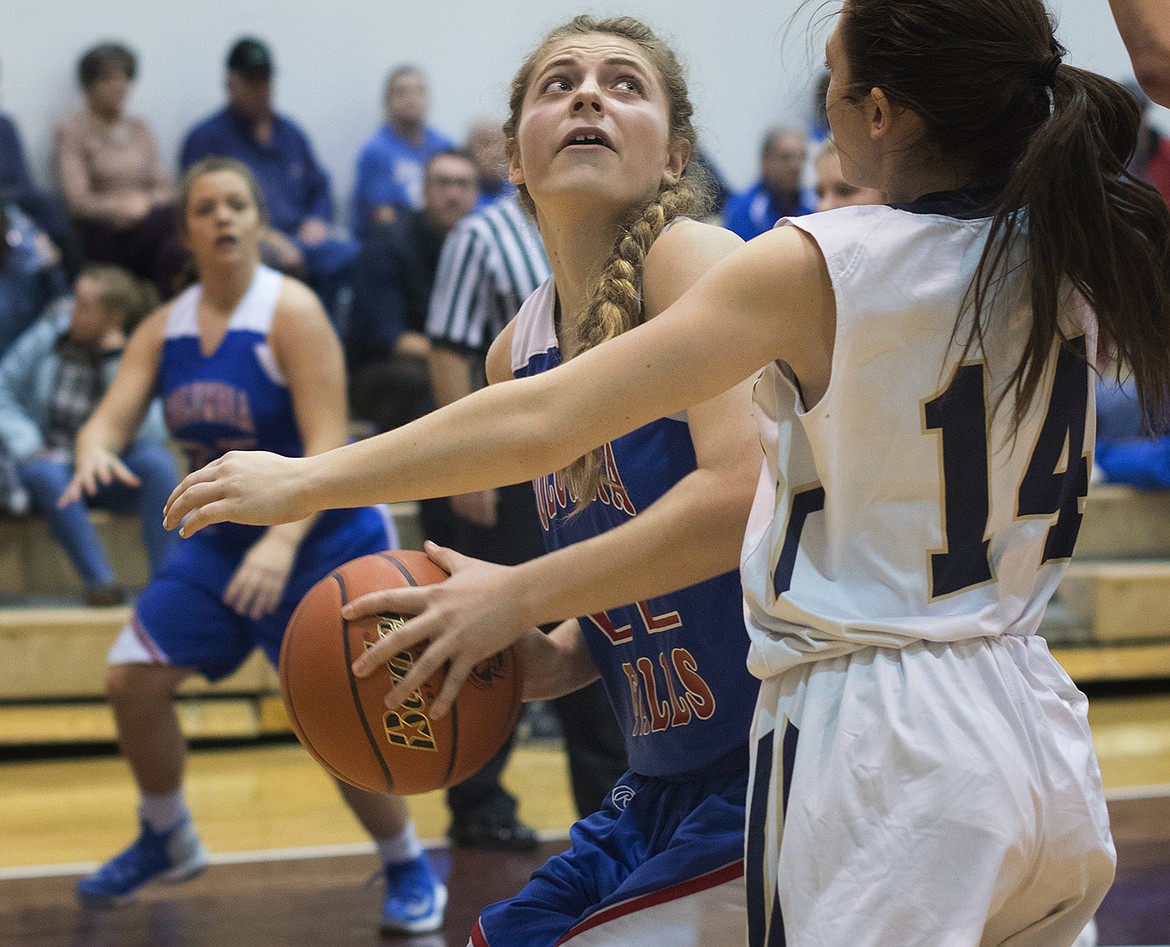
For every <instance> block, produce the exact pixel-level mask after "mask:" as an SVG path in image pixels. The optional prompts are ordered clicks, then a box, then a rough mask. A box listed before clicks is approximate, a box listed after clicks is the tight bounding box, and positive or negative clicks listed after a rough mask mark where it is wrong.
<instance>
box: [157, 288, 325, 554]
mask: <svg viewBox="0 0 1170 947" xmlns="http://www.w3.org/2000/svg"><path fill="white" fill-rule="evenodd" d="M283 280H284V277H283V276H282V275H281V274H280V273H278V272H276V270H272V269H269V268H268V267H266V266H258V267H257V268H256V272H255V275H254V276H253V277H252V284H251V285H250V286H249V287H248V290H247V292H246V293H245V294H244V296H243V298H242V299H241V300H240V302H239V304H238V305H237V306H236V309H235V311H234V312H233V313H232V314H231V317H230V318H229V320H228V327H227V332H226V333H225V334H224V337H223V339H222V340H221V341H220V343H219V346H218V347H217V348H216V349H215V351H214V352H210V353H204V352H203V350H202V348H201V343H200V340H199V321H198V314H199V302H200V298H201V296H202V291H203V287H202V286H201V285H200V284H198V283H196V284H195V285H194V286H191V287H188V289H187V290H186V291H184V292H183V293H182V294H180V295H179V297H178V298H177V299H176V300H175V302H174V304H173V305H172V307H171V312H170V315H169V317H168V319H167V326H166V331H165V335H164V339H163V350H162V361H161V364H160V366H159V373H158V394H159V396H160V397H161V399H162V403H163V412H164V417H165V419H166V424H167V429H168V430H169V431H170V433H171V436H172V437H173V438H174V439H175V440H176V441H177V442H178V443H179V445H180V446H181V447H182V449H183V451H184V453H185V454H186V455H187V460H188V461H189V463H190V465H191V469H192V470H197V469H198V468H200V467H202V466H204V465H206V464H208V463H210V462H211V461H213V460H215V459H216V458H217V457H219V456H221V455H222V454H225V453H227V452H228V451H230V450H266V451H272V452H273V453H276V454H283V455H285V456H287V457H299V456H301V454H303V453H304V447H303V445H302V443H301V437H300V432H299V430H298V428H297V422H296V415H295V413H294V412H293V404H292V396H291V394H290V393H289V389H288V384H287V382H286V381H285V378H284V376H283V374H282V373H281V371H280V367H279V366H278V365H277V363H276V358H275V356H274V355H273V353H272V349H271V348H270V346H269V344H268V335H269V333H270V331H271V329H272V320H273V316H274V315H275V312H276V303H277V299H278V298H279V296H280V288H281V284H282V282H283ZM340 513H341V511H329V512H327V513H326V514H324V515H322V516H321V517H320V518H319V519H318V521H317V522H316V523H315V524H314V526H313V530H312V532H311V533H310V536H312V535H314V534H318V535H319V534H321V533H322V532H324V531H327V530H328V529H330V528H335V527H336V526H337V525H338V524H339V523H340V522H341V521H342V519H344V517H342V516H340V515H339V514H340ZM208 531H210V532H211V533H213V534H214V535H215V536H216V537H217V538H219V539H221V540H223V541H226V542H232V543H239V544H241V545H243V544H247V545H250V544H251V543H253V542H255V540H256V539H257V538H258V537H259V536H260V534H261V533H262V532H263V528H261V527H255V526H240V525H238V524H235V523H220V524H217V525H216V526H212V527H208Z"/></svg>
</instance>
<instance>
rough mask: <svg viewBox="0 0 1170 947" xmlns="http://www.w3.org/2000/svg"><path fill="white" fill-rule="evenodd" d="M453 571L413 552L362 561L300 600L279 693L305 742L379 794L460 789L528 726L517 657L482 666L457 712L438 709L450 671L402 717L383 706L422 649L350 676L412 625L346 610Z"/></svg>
mask: <svg viewBox="0 0 1170 947" xmlns="http://www.w3.org/2000/svg"><path fill="white" fill-rule="evenodd" d="M445 578H447V573H445V572H444V571H443V570H442V569H440V568H439V567H438V566H437V565H435V564H434V563H433V562H431V560H430V559H428V558H427V556H426V555H425V554H424V553H421V552H414V551H410V550H404V551H395V552H384V553H378V554H377V555H371V556H362V557H361V558H359V559H354V560H352V561H351V562H347V563H345V565H343V566H341V567H340V568H337V569H334V570H333V572H331V573H330V574H329V575H327V576H326V577H325V578H324V579H322V580H321V581H320V582H318V583H317V584H316V585H314V586H313V587H312V588H311V589H310V590H309V592H308V594H307V595H305V597H304V598H303V599H302V600H301V602H300V604H299V605H298V606H297V608H296V611H294V612H293V615H292V618H291V619H289V623H288V628H287V630H286V631H285V635H284V643H283V645H282V646H281V651H280V690H281V694H282V695H283V697H284V706H285V709H286V710H287V711H288V717H289V720H290V722H291V723H292V727H293V730H294V731H295V732H296V735H297V738H298V739H299V740H300V741H301V743H303V744H304V746H305V749H307V750H308V751H309V752H310V753H311V754H312V755H313V757H314V758H315V759H316V760H317V762H319V763H320V764H321V765H322V766H324V767H325V769H326V770H328V771H329V772H330V773H332V774H333V775H334V776H336V777H337V778H338V779H343V780H345V781H346V782H347V783H350V784H352V785H354V786H357V787H358V788H359V789H366V790H369V791H370V792H378V793H384V792H391V793H395V794H397V795H410V794H412V793H420V792H429V791H431V790H433V789H442V788H444V787H445V786H451V785H453V784H455V783H458V782H461V781H462V780H464V779H466V778H467V777H468V776H470V775H472V774H473V773H474V772H476V771H477V770H478V769H480V767H482V766H483V765H484V764H485V763H487V761H488V760H490V759H491V758H492V757H493V756H494V755H495V754H496V751H497V750H499V748H500V747H501V746H502V745H503V744H504V741H505V740H506V739H507V738H508V736H509V735H510V734H511V732H512V730H513V728H514V727H515V726H516V721H517V720H518V719H519V718H520V710H521V707H522V704H521V701H520V693H521V680H520V670H519V667H518V665H517V659H516V654H515V651H514V649H511V648H509V649H507V650H505V651H501V652H500V653H499V654H496V655H494V656H493V657H491V658H488V659H487V660H486V661H483V662H481V663H479V664H477V665H476V666H475V668H474V669H473V670H472V672H471V674H470V675H469V676H468V678H467V681H466V682H465V683H464V685H463V687H462V688H461V689H460V691H459V694H458V696H457V697H456V699H455V702H454V703H453V704H452V706H451V711H450V713H448V714H447V715H446V716H445V717H443V718H442V719H441V720H435V719H432V717H431V716H430V713H429V708H430V706H431V704H432V703H433V701H434V699H435V697H436V696H437V695H438V693H439V689H440V688H441V687H442V686H443V680H444V678H445V675H446V668H445V667H444V669H442V670H440V671H438V672H436V673H435V674H434V675H432V676H431V677H430V678H429V679H428V680H427V681H426V682H425V683H424V684H423V685H422V686H421V687H420V688H419V689H418V690H416V691H415V692H414V693H413V694H411V695H410V697H409V698H408V699H407V701H406V703H405V704H404V705H403V706H402V707H399V708H398V709H396V710H388V709H387V708H386V705H385V703H384V702H383V699H384V698H385V696H386V692H387V691H389V690H390V688H391V687H392V686H393V684H394V683H395V682H396V681H397V680H401V679H402V677H403V676H405V674H406V673H407V672H408V671H409V670H410V668H411V665H412V663H413V661H414V658H415V657H416V656H417V654H418V653H419V652H420V651H421V646H420V647H418V648H414V649H411V650H409V651H405V650H404V651H400V652H399V653H397V654H395V655H394V656H393V657H392V658H390V660H389V661H388V662H387V663H386V665H385V668H384V669H381V670H379V671H378V672H377V673H375V674H371V675H370V676H369V677H366V678H359V677H356V676H355V675H354V673H353V671H352V670H351V669H350V665H351V664H352V663H353V661H354V659H355V658H357V656H358V655H359V654H360V653H361V652H362V650H363V649H364V648H367V647H369V646H371V645H373V644H374V643H375V642H376V641H378V640H379V639H380V638H382V637H385V636H386V635H388V634H393V633H394V630H395V628H397V627H399V626H401V624H402V622H403V619H402V618H401V617H400V616H398V615H385V614H383V615H374V616H370V617H368V618H363V619H360V620H358V621H346V620H344V619H343V618H342V617H341V606H342V605H344V604H346V603H347V602H350V601H352V600H353V599H355V598H357V597H358V596H361V595H365V594H366V593H367V592H375V591H378V590H379V589H385V588H393V587H404V586H408V585H429V584H430V583H433V582H442V581H443V580H444V579H445Z"/></svg>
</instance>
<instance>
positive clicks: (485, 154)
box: [467, 118, 516, 210]
mask: <svg viewBox="0 0 1170 947" xmlns="http://www.w3.org/2000/svg"><path fill="white" fill-rule="evenodd" d="M467 150H468V151H470V152H471V157H472V159H473V160H474V161H475V176H476V178H477V179H478V181H479V204H477V205H476V210H480V209H482V208H484V207H487V206H488V205H489V204H494V203H495V202H496V201H498V200H499V199H500V198H501V197H507V196H508V195H509V194H515V193H516V186H515V185H514V184H513V183H512V182H511V181H509V180H508V141H507V138H506V137H505V136H504V126H503V123H502V122H498V121H495V120H494V119H490V118H483V119H479V120H478V121H476V122H473V123H472V125H471V128H470V130H469V131H468V132H467Z"/></svg>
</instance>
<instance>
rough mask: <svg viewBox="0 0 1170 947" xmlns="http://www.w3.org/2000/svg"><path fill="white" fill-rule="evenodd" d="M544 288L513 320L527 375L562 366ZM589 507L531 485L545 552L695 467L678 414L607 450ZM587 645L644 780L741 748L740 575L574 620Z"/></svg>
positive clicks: (551, 484)
mask: <svg viewBox="0 0 1170 947" xmlns="http://www.w3.org/2000/svg"><path fill="white" fill-rule="evenodd" d="M555 301H556V289H555V287H554V286H553V282H552V280H551V279H550V280H548V281H547V282H545V283H544V284H543V285H542V286H541V287H540V289H538V290H537V291H536V292H535V293H534V294H533V295H532V296H531V297H529V299H528V300H527V302H525V303H524V305H523V307H522V308H521V309H520V312H519V314H518V315H517V317H516V325H515V329H514V334H513V337H512V338H513V341H512V370H513V373H514V374H515V375H516V377H518V378H519V377H525V376H529V375H535V374H538V373H540V372H543V371H547V370H549V369H550V368H554V367H556V366H557V365H559V364H560V362H561V355H560V348H559V345H558V343H557V339H556V331H555V327H554V320H553V310H554V305H555ZM604 455H605V470H604V472H603V476H602V486H601V488H600V490H599V493H598V496H597V499H596V500H594V501H593V502H592V503H590V504H589V505H588V506H587V507H585V508H584V509H583V510H582V511H581V512H580V513H577V514H576V515H573V511H574V510H575V508H576V506H577V499H576V497H575V496H572V495H571V494H570V492H569V491H568V490H567V488H566V484H565V481H564V478H563V477H562V476H561V475H560V474H550V475H548V476H546V477H542V478H539V479H537V480H535V481H534V482H533V485H534V488H535V490H536V503H537V511H538V514H539V517H540V522H541V527H542V528H543V530H544V537H545V544H546V546H547V547H548V549H549V550H555V549H561V548H563V547H565V546H568V545H571V544H573V543H576V542H580V541H582V540H584V539H588V538H590V537H592V536H597V535H599V534H601V533H604V532H606V531H608V530H611V529H613V528H615V527H617V526H620V525H621V524H622V523H625V522H627V521H628V520H629V519H630V518H631V517H633V516H636V515H637V513H638V511H639V510H644V509H645V508H646V507H648V506H649V505H650V504H651V503H653V502H654V501H656V500H657V499H658V498H659V497H661V496H662V495H663V494H665V493H666V492H667V491H668V490H670V488H671V487H673V486H674V485H675V484H676V483H677V482H678V481H679V480H681V479H682V478H683V477H685V476H686V475H687V474H689V473H691V472H693V471H694V470H695V467H696V461H695V451H694V445H693V444H692V442H691V437H690V429H689V427H688V425H687V420H686V417H685V415H676V416H673V417H669V418H663V419H661V420H658V421H654V422H652V423H650V424H647V425H645V426H644V427H641V428H638V429H637V430H635V431H632V432H631V433H629V434H627V435H625V436H623V437H620V438H617V439H615V440H614V441H611V442H610V443H608V444H606V445H605V447H604ZM581 626H582V629H583V630H584V632H585V640H586V642H587V644H588V647H589V651H590V654H591V655H592V657H593V661H594V663H595V664H596V665H597V668H598V670H599V671H600V672H601V679H602V682H603V684H604V685H605V688H606V691H607V693H608V694H609V699H610V703H611V704H612V705H613V708H614V711H615V713H616V714H617V717H618V720H619V722H620V723H621V725H622V727H623V729H624V732H625V737H626V749H627V751H628V753H629V759H630V767H631V768H632V769H633V770H635V771H636V772H639V773H642V774H644V775H648V776H672V775H676V774H684V773H688V772H691V771H694V770H698V769H701V768H703V767H704V766H706V765H707V764H709V763H711V762H713V761H715V760H717V759H719V758H720V757H722V756H724V755H726V754H727V752H728V751H729V750H730V749H732V748H733V747H735V746H738V745H739V744H741V743H743V742H745V741H746V740H747V736H748V728H749V726H750V723H751V718H752V712H753V709H754V707H755V700H756V693H757V690H758V688H759V681H757V680H756V679H755V678H754V677H752V676H751V675H750V674H749V673H748V671H747V664H746V659H747V650H748V638H747V632H746V631H745V629H744V622H743V600H742V593H741V589H740V582H739V574H738V573H737V572H734V571H733V572H727V573H724V574H723V575H720V576H717V577H715V578H713V579H709V580H708V581H706V582H701V583H699V584H697V585H692V586H689V587H687V588H684V589H680V590H679V591H677V592H671V593H670V594H668V595H663V596H660V597H658V598H654V599H650V600H649V601H645V602H637V603H634V604H631V605H625V606H622V607H620V608H611V609H608V610H607V611H605V612H602V613H599V614H597V615H591V616H586V617H584V618H582V619H581Z"/></svg>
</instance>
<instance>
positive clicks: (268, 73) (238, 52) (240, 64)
mask: <svg viewBox="0 0 1170 947" xmlns="http://www.w3.org/2000/svg"><path fill="white" fill-rule="evenodd" d="M227 68H228V72H234V73H237V74H239V75H240V76H241V77H243V78H244V79H246V80H248V81H250V82H267V81H268V80H269V79H271V78H272V52H271V50H269V48H268V46H267V44H266V43H264V42H263V41H262V40H259V39H256V37H254V36H245V37H242V38H241V39H240V40H238V41H237V42H236V45H235V46H233V47H232V48H231V51H230V52H229V53H228V58H227Z"/></svg>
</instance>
